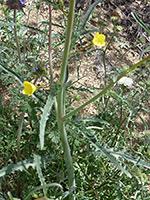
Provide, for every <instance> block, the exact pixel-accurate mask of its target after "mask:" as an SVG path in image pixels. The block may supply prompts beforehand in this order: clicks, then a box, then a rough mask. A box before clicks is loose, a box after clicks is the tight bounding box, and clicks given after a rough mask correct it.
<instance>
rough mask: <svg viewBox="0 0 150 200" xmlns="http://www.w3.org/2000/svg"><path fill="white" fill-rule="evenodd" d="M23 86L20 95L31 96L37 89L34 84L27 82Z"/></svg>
mask: <svg viewBox="0 0 150 200" xmlns="http://www.w3.org/2000/svg"><path fill="white" fill-rule="evenodd" d="M23 85H24V89H23V90H22V94H25V95H28V96H31V95H32V94H33V93H34V92H35V91H36V89H37V87H36V86H35V85H34V84H32V83H30V82H28V81H24V82H23Z"/></svg>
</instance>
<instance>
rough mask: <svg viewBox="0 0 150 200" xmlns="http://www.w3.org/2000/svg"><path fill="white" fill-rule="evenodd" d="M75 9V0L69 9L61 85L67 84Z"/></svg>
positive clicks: (71, 2) (72, 0)
mask: <svg viewBox="0 0 150 200" xmlns="http://www.w3.org/2000/svg"><path fill="white" fill-rule="evenodd" d="M74 7H75V0H71V1H70V7H69V16H68V24H67V33H66V39H65V47H64V53H63V59H62V67H61V74H60V79H59V81H60V83H61V84H63V83H64V82H65V78H66V71H67V63H68V54H69V50H70V43H71V36H72V28H73V21H74Z"/></svg>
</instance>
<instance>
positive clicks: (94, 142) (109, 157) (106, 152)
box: [83, 133, 132, 178]
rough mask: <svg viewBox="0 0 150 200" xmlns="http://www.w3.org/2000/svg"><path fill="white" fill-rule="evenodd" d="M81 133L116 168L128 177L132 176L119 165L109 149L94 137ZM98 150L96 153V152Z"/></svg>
mask: <svg viewBox="0 0 150 200" xmlns="http://www.w3.org/2000/svg"><path fill="white" fill-rule="evenodd" d="M83 135H84V136H85V137H86V138H87V139H88V141H90V142H91V143H92V144H93V145H94V146H95V147H96V150H98V151H100V152H101V153H102V154H103V155H105V156H106V157H107V158H108V159H109V160H110V161H111V162H112V163H113V164H114V165H115V166H116V167H117V168H118V169H120V170H121V171H122V172H123V173H125V174H126V175H127V176H128V177H129V178H132V175H131V174H130V173H129V172H128V171H127V170H126V169H125V168H124V167H123V166H121V165H120V164H119V162H118V161H117V160H116V158H115V157H114V156H113V155H112V154H111V153H110V149H107V148H106V147H103V146H101V145H100V144H99V143H98V142H96V138H95V137H94V139H91V138H90V137H88V136H87V135H86V134H84V133H83ZM98 151H97V152H96V153H98Z"/></svg>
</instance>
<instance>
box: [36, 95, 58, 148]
mask: <svg viewBox="0 0 150 200" xmlns="http://www.w3.org/2000/svg"><path fill="white" fill-rule="evenodd" d="M53 102H54V95H53V93H52V92H50V94H49V96H48V99H47V101H46V104H45V106H44V108H43V109H42V114H41V120H40V135H39V137H40V146H41V150H42V149H43V148H44V135H45V127H46V122H47V120H48V117H49V115H50V111H51V109H52V106H53Z"/></svg>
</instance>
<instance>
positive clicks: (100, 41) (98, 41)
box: [93, 32, 106, 47]
mask: <svg viewBox="0 0 150 200" xmlns="http://www.w3.org/2000/svg"><path fill="white" fill-rule="evenodd" d="M105 39H106V36H105V35H104V34H100V33H99V32H97V33H96V34H95V36H94V38H93V44H95V45H96V46H98V47H100V46H105V44H106V43H105Z"/></svg>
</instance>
